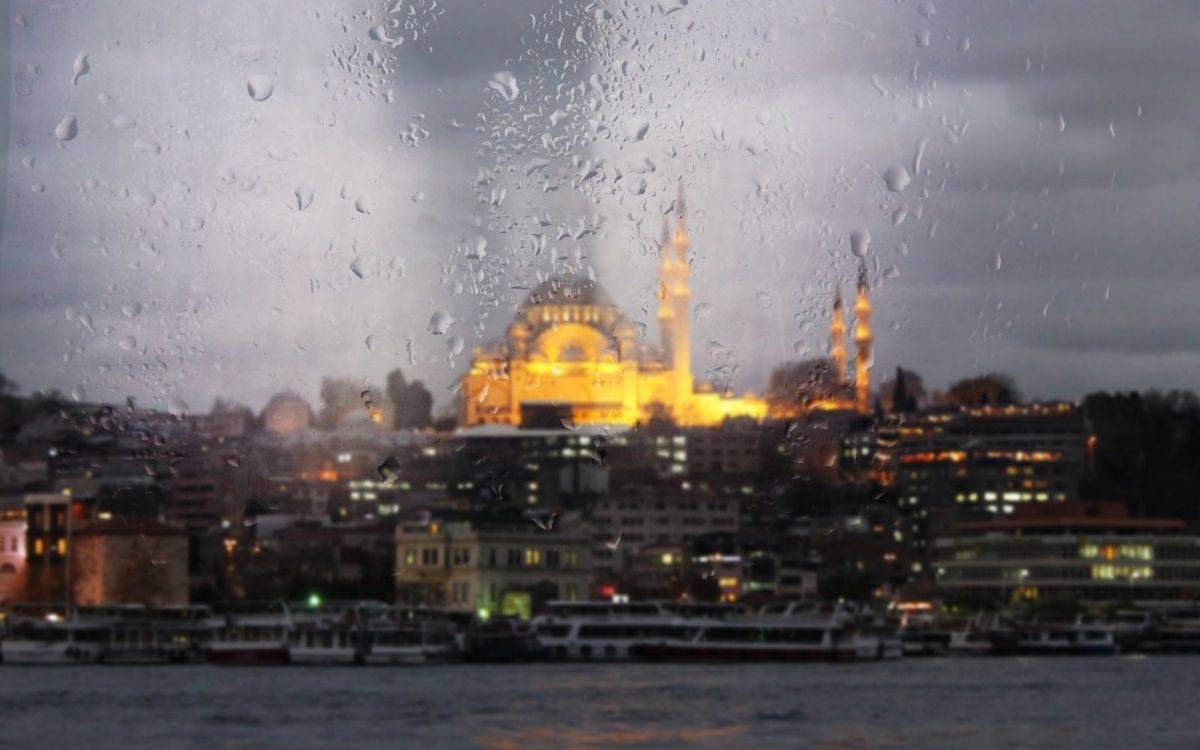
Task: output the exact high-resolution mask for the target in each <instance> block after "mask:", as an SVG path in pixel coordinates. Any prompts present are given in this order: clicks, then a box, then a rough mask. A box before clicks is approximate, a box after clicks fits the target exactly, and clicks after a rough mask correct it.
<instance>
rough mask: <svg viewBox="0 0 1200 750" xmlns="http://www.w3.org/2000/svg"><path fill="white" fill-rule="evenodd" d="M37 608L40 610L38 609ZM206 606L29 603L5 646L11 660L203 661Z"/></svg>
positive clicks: (3, 649) (2, 649)
mask: <svg viewBox="0 0 1200 750" xmlns="http://www.w3.org/2000/svg"><path fill="white" fill-rule="evenodd" d="M35 612H36V614H34V613H35ZM209 614H210V613H209V612H208V609H207V608H205V607H187V606H184V607H164V608H147V607H142V606H139V605H120V606H104V607H76V608H73V609H71V611H70V613H69V614H68V615H67V616H66V617H64V616H63V615H61V614H60V613H59V612H58V611H57V610H54V609H46V608H38V607H29V608H26V613H25V614H24V615H22V614H17V616H16V617H15V618H13V628H12V632H11V633H10V634H9V636H8V637H7V638H5V639H4V645H3V646H2V647H0V653H2V656H3V660H4V661H7V662H8V663H11V664H22V663H39V664H74V663H81V662H82V663H97V664H165V663H168V662H189V661H197V660H198V659H199V658H200V656H201V655H202V653H203V648H204V644H205V643H206V641H207V639H208V637H209V635H210V634H211V631H210V630H209V628H208V626H207V621H208V617H209Z"/></svg>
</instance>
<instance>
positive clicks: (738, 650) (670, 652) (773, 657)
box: [630, 643, 862, 662]
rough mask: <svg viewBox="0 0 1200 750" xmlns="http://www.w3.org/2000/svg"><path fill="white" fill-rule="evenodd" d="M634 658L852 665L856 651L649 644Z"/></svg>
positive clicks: (636, 650) (634, 653)
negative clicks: (839, 663)
mask: <svg viewBox="0 0 1200 750" xmlns="http://www.w3.org/2000/svg"><path fill="white" fill-rule="evenodd" d="M630 652H631V654H632V656H633V657H634V658H636V659H640V660H642V661H651V662H851V661H860V660H862V657H860V656H859V654H858V653H857V652H855V651H850V650H830V649H763V648H754V647H744V646H743V647H721V646H711V645H707V646H706V645H699V644H697V645H686V644H678V645H677V644H668V643H659V644H646V645H640V646H634V647H633V648H632V649H630Z"/></svg>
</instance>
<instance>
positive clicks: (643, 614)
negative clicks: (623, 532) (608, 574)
mask: <svg viewBox="0 0 1200 750" xmlns="http://www.w3.org/2000/svg"><path fill="white" fill-rule="evenodd" d="M688 615H694V616H688ZM857 617H858V615H857V613H852V612H850V611H849V610H847V609H846V608H845V607H827V608H825V609H824V610H822V609H819V608H817V609H814V608H813V607H811V606H810V605H805V604H801V603H796V602H789V603H783V604H777V605H771V606H769V607H766V608H764V609H763V610H762V611H761V612H760V613H759V614H758V615H757V616H753V617H747V616H746V615H745V614H744V611H743V610H741V609H740V608H736V607H728V606H721V605H674V604H671V603H658V602H634V603H609V602H552V603H551V604H550V605H549V606H548V607H547V612H546V614H544V615H540V616H538V617H537V618H535V619H534V622H533V626H534V630H535V632H536V633H537V638H538V642H539V644H540V645H541V646H542V647H543V648H544V649H546V651H547V652H548V654H549V655H550V656H551V657H552V658H559V659H579V660H599V661H622V660H630V659H642V660H651V661H689V660H693V661H716V660H735V661H751V660H765V661H794V660H823V661H845V660H855V659H878V658H895V657H899V656H900V654H901V651H900V643H899V641H898V640H897V639H895V638H883V637H878V636H875V635H871V634H867V633H864V632H862V629H861V628H860V627H859V625H858V624H857V622H856V618H857Z"/></svg>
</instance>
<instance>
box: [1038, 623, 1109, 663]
mask: <svg viewBox="0 0 1200 750" xmlns="http://www.w3.org/2000/svg"><path fill="white" fill-rule="evenodd" d="M1117 651H1118V648H1117V642H1116V640H1115V639H1114V637H1113V629H1112V628H1110V627H1108V626H1106V625H1087V624H1082V623H1076V624H1074V625H1058V626H1046V627H1027V628H1023V629H1021V630H1020V631H1019V632H1018V633H1017V648H1016V652H1017V653H1018V654H1020V655H1022V656H1112V655H1113V654H1116V653H1117Z"/></svg>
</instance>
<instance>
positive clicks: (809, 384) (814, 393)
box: [767, 357, 849, 418]
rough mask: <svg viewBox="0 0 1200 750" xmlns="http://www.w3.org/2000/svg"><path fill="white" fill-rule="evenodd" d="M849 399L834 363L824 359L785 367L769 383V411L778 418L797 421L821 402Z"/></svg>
mask: <svg viewBox="0 0 1200 750" xmlns="http://www.w3.org/2000/svg"><path fill="white" fill-rule="evenodd" d="M848 397H849V394H848V392H847V390H846V388H845V387H844V386H843V385H842V384H841V383H840V382H838V373H837V371H836V368H835V367H834V366H833V362H831V361H830V360H829V359H826V358H824V357H819V358H816V359H806V360H803V361H800V362H787V363H784V364H782V365H780V366H778V367H776V368H775V369H774V370H772V371H771V376H770V378H768V380H767V408H768V410H769V411H770V413H771V415H772V416H775V417H777V418H788V417H795V416H797V415H798V414H799V413H801V412H804V411H807V410H808V409H810V408H811V407H812V406H813V405H814V404H816V403H817V402H820V401H830V400H835V399H840V398H848Z"/></svg>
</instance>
